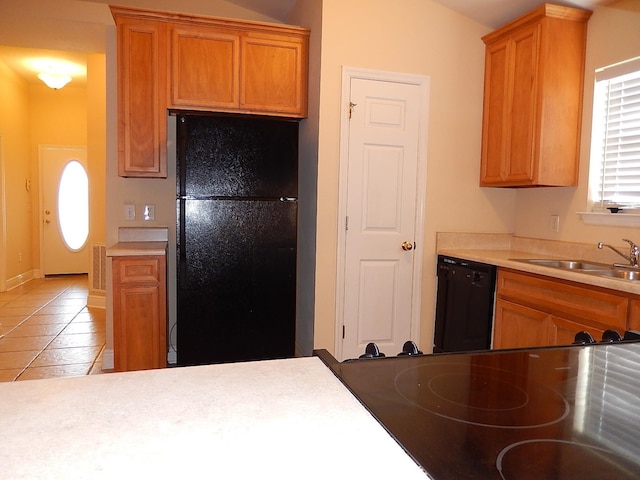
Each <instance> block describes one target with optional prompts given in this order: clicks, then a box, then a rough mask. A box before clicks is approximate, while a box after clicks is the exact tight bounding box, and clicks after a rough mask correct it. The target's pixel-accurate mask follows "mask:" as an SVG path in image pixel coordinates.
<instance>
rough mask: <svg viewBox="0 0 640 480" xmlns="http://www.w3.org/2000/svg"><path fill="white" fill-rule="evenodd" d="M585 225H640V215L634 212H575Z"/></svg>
mask: <svg viewBox="0 0 640 480" xmlns="http://www.w3.org/2000/svg"><path fill="white" fill-rule="evenodd" d="M577 213H578V215H579V216H580V218H582V221H583V222H584V223H585V224H587V225H600V226H606V227H640V215H639V214H636V213H594V212H577Z"/></svg>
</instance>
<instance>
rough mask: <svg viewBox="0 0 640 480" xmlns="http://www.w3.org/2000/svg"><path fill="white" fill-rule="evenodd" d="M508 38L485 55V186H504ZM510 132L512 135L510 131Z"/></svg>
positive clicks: (481, 181) (483, 139) (483, 155)
mask: <svg viewBox="0 0 640 480" xmlns="http://www.w3.org/2000/svg"><path fill="white" fill-rule="evenodd" d="M508 44H509V42H508V39H504V40H502V41H498V42H495V43H494V44H492V45H489V46H487V50H486V54H485V83H484V111H483V120H482V160H481V177H480V184H481V185H491V184H496V183H501V182H502V180H503V169H504V166H503V165H504V163H505V162H506V159H505V154H506V149H505V138H506V137H505V135H506V133H505V128H506V122H505V118H506V116H507V113H508V110H507V109H508V101H507V99H508V95H509V92H508V83H509V50H508V48H507V46H508ZM507 133H508V132H507Z"/></svg>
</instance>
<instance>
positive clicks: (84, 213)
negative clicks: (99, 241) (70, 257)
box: [58, 160, 89, 251]
mask: <svg viewBox="0 0 640 480" xmlns="http://www.w3.org/2000/svg"><path fill="white" fill-rule="evenodd" d="M58 219H59V222H60V232H61V233H62V238H63V240H64V243H65V244H66V245H67V247H68V248H69V249H70V250H73V251H77V250H80V249H81V248H82V247H83V246H84V244H85V243H86V241H87V238H88V237H89V178H88V177H87V172H86V170H85V169H84V167H83V166H82V164H81V163H80V162H78V161H77V160H71V161H70V162H69V163H67V164H66V165H65V167H64V169H63V170H62V175H61V176H60V186H59V187H58Z"/></svg>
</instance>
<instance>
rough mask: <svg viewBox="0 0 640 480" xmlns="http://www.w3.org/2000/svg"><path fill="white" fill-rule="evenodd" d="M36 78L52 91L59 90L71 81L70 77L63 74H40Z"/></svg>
mask: <svg viewBox="0 0 640 480" xmlns="http://www.w3.org/2000/svg"><path fill="white" fill-rule="evenodd" d="M38 78H39V79H40V80H42V81H43V82H44V83H45V84H46V85H47V87H49V88H53V89H54V90H60V89H61V88H62V87H64V86H65V85H66V84H67V83H69V82H70V81H71V76H70V75H66V74H64V73H50V72H42V73H39V74H38Z"/></svg>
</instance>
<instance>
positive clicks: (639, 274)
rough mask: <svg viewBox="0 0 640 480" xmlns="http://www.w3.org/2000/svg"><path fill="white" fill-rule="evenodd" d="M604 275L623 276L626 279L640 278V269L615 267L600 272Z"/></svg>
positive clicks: (599, 273)
mask: <svg viewBox="0 0 640 480" xmlns="http://www.w3.org/2000/svg"><path fill="white" fill-rule="evenodd" d="M598 275H602V276H603V277H613V278H622V279H624V280H636V281H638V280H640V270H623V269H619V268H614V269H611V270H607V271H602V272H598Z"/></svg>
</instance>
